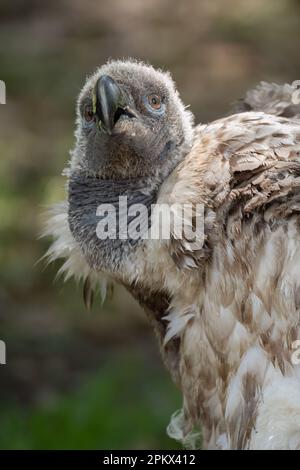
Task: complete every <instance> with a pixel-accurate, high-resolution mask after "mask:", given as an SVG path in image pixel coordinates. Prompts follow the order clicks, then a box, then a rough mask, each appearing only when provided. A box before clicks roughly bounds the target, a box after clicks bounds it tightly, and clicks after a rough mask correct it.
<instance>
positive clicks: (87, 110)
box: [83, 104, 94, 122]
mask: <svg viewBox="0 0 300 470" xmlns="http://www.w3.org/2000/svg"><path fill="white" fill-rule="evenodd" d="M83 115H84V119H85V120H86V122H92V121H93V120H94V113H93V108H92V106H91V105H89V104H87V105H86V106H85V107H84V112H83Z"/></svg>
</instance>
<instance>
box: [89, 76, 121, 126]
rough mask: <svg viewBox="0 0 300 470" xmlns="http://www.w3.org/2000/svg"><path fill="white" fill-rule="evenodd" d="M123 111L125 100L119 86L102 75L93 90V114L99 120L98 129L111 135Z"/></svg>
mask: <svg viewBox="0 0 300 470" xmlns="http://www.w3.org/2000/svg"><path fill="white" fill-rule="evenodd" d="M125 109H126V100H125V97H124V94H123V92H122V90H121V88H120V87H119V85H118V84H117V83H116V82H115V81H114V80H113V79H112V78H111V77H109V76H108V75H102V77H100V78H99V79H98V80H97V83H96V85H95V90H94V112H95V114H96V115H97V117H98V119H99V124H100V127H101V128H102V129H103V130H104V131H105V132H107V133H108V134H111V133H112V130H113V128H114V125H115V124H116V122H117V120H118V118H119V117H120V114H122V113H123V112H125V111H124V110H125Z"/></svg>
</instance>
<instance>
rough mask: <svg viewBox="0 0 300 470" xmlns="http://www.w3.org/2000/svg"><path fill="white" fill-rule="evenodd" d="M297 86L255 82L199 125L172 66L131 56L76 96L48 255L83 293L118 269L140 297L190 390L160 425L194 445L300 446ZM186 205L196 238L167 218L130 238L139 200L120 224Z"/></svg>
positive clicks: (166, 356)
mask: <svg viewBox="0 0 300 470" xmlns="http://www.w3.org/2000/svg"><path fill="white" fill-rule="evenodd" d="M294 91H295V89H294V88H293V86H291V85H287V84H286V85H276V84H268V83H265V82H262V83H261V84H260V85H259V86H258V87H256V88H255V89H253V90H250V91H249V92H248V93H247V94H246V96H245V98H244V99H242V100H241V101H240V102H239V103H238V105H237V107H236V109H235V110H234V111H233V112H232V113H230V114H229V115H228V116H225V117H222V118H219V119H217V120H215V121H213V122H210V123H205V124H197V125H196V124H195V122H194V117H193V114H192V112H191V111H190V109H189V108H188V107H186V106H185V105H184V104H183V102H182V100H181V98H180V95H179V93H178V91H177V89H176V86H175V84H174V82H173V80H172V78H171V75H170V73H169V72H166V71H162V70H160V69H155V68H153V67H152V66H151V65H149V64H145V63H143V62H140V61H137V60H134V59H126V60H111V61H109V62H107V63H106V64H104V65H102V66H100V67H99V68H98V69H97V70H96V72H95V73H94V74H93V75H91V76H89V77H88V78H87V80H86V83H85V84H84V86H83V88H82V90H81V92H80V94H79V98H78V100H77V117H76V131H75V144H74V147H73V149H72V151H71V154H70V161H69V163H68V166H67V168H66V170H65V171H64V174H65V176H66V178H67V187H66V200H65V201H64V202H62V203H58V204H57V205H55V206H54V207H53V208H52V209H51V211H50V214H49V216H48V221H47V227H46V229H45V233H46V234H48V235H51V236H52V237H53V239H54V241H53V243H52V245H51V246H50V248H49V250H48V252H47V256H48V258H49V260H50V261H53V260H56V259H60V258H62V259H64V262H63V265H62V267H61V268H60V273H62V274H64V275H65V278H66V279H68V278H70V277H75V278H76V279H80V280H82V282H83V285H84V289H83V290H84V300H85V304H86V305H87V307H91V304H92V302H93V292H94V291H95V289H98V288H100V291H101V295H102V297H103V298H104V297H105V295H106V293H107V291H108V290H109V289H110V286H111V285H112V284H113V283H117V284H120V285H122V286H125V288H126V289H127V290H128V291H129V292H130V293H131V295H132V296H133V297H134V298H135V299H136V300H137V301H138V302H139V303H140V305H141V306H142V307H143V309H144V310H145V312H146V314H147V317H148V319H149V321H150V323H151V324H152V326H153V329H154V331H155V333H156V336H157V338H158V342H159V347H160V351H161V354H162V358H163V361H164V364H165V366H166V367H167V369H168V370H169V372H170V374H171V377H172V379H173V380H174V382H175V383H176V384H177V385H178V386H179V388H180V390H181V393H182V397H183V404H182V409H180V410H178V411H177V412H175V413H174V414H173V416H172V417H171V421H170V424H169V426H168V428H167V432H168V434H169V436H171V437H173V438H174V439H177V440H178V441H180V442H181V443H182V445H183V446H184V447H186V448H199V447H200V446H201V448H204V449H219V450H225V449H300V365H299V362H300V360H299V356H300V354H299V343H300V342H299V339H300V215H299V211H300V122H299V116H300V112H299V111H300V108H299V105H298V104H297V103H294V100H293V96H294V95H293V93H294ZM122 197H123V198H126V201H127V207H126V209H124V208H123V209H122V208H120V198H122ZM184 205H189V206H190V207H191V208H192V212H191V214H192V216H191V217H190V218H189V219H188V220H187V227H188V228H189V229H194V228H195V224H196V220H197V216H198V215H199V214H200V213H201V214H200V215H201V217H200V219H201V221H202V225H201V224H200V225H201V227H202V229H203V230H202V240H201V243H200V242H199V243H192V242H191V239H190V232H189V231H188V230H186V231H183V232H181V233H180V236H178V233H177V231H176V227H175V225H174V224H173V225H171V228H170V234H169V235H170V236H169V237H166V238H162V237H148V238H147V237H146V236H145V237H143V236H140V237H134V236H130V235H128V231H127V232H126V229H128V227H129V225H130V223H131V222H132V220H133V218H132V214H131V218H130V217H128V220H127V222H126V223H125V232H126V236H124V233H125V232H124V226H122V227H121V221H123V222H124V220H125V219H126V217H125V216H126V215H127V216H128V214H129V213H130V211H131V210H132V213H133V212H134V210H133V209H134V208H135V207H136V206H138V207H140V206H142V207H145V208H146V212H145V214H144V217H143V218H142V223H140V233H143V234H145V233H147V234H148V233H149V230H150V229H151V228H153V227H157V226H159V224H161V223H162V222H161V219H160V217H159V214H158V212H157V211H156V210H155V207H161V206H163V207H171V206H172V207H173V208H174V207H175V209H174V211H173V215H174V217H175V219H176V217H177V219H176V220H178V219H179V218H180V217H181V216H182V212H180V210H181V209H180V208H182V207H183V206H184ZM99 207H100V208H101V207H102V208H103V207H104V209H105V210H104V212H101V210H100V211H99ZM198 211H199V214H198ZM116 221H117V222H116ZM139 221H140V222H141V219H139ZM102 222H105V224H106V226H109V227H110V228H109V230H108V232H107V233H108V235H107V236H106V237H105V236H99V232H101V230H100V229H103V224H102ZM112 222H115V223H116V229H115V230H114V229H113V224H112ZM123 222H122V224H123ZM126 224H127V225H126ZM123 225H124V224H123ZM141 227H142V228H141ZM102 235H103V234H102ZM109 235H111V236H109Z"/></svg>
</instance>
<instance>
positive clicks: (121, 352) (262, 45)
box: [0, 0, 300, 449]
mask: <svg viewBox="0 0 300 470" xmlns="http://www.w3.org/2000/svg"><path fill="white" fill-rule="evenodd" d="M299 14H300V2H299V1H296V0H264V1H258V0H251V2H250V1H249V0H187V1H175V0H148V1H147V2H146V1H142V0H140V1H138V0H115V1H111V0H103V1H100V0H85V1H82V0H75V1H74V0H73V1H71V0H61V1H53V2H50V1H49V2H41V1H39V0H14V2H11V1H8V0H2V1H1V3H0V79H1V80H4V81H5V82H6V86H7V104H6V105H0V156H1V157H0V214H1V217H0V233H1V245H0V246H1V249H0V260H1V264H0V266H1V269H0V277H1V279H0V339H2V340H4V341H5V342H6V345H7V364H6V365H5V366H4V365H0V414H1V416H0V419H1V426H0V448H34V449H37V448H96V449H97V448H109V449H113V448H133V449H134V448H171V447H176V445H177V444H176V443H174V442H173V441H171V440H170V439H168V438H167V437H166V436H165V427H166V425H167V423H168V419H169V416H170V414H171V413H172V412H173V411H175V409H176V408H178V407H179V406H180V396H179V393H178V391H177V390H176V389H175V386H174V385H172V383H171V380H170V378H169V377H168V374H167V373H166V372H165V371H164V369H163V367H162V365H161V362H160V358H159V354H158V352H157V347H156V343H155V339H154V336H153V335H152V332H151V330H150V327H149V326H148V325H147V323H146V321H145V319H144V316H143V313H142V312H141V311H140V309H139V308H138V306H137V305H136V304H135V303H134V302H133V301H132V300H131V299H130V298H129V297H128V295H127V294H126V293H125V292H124V291H122V290H121V289H117V290H116V295H115V297H114V299H113V300H110V301H108V302H107V303H106V304H105V305H104V307H101V305H100V301H99V300H98V302H96V304H95V306H94V309H93V312H92V313H86V312H85V311H84V307H83V302H82V300H81V297H82V296H81V291H82V286H76V285H75V284H74V283H73V282H72V281H70V282H68V283H66V284H63V283H62V282H61V280H57V281H55V275H56V271H57V268H58V266H57V265H56V266H50V267H46V266H45V264H44V263H43V262H38V260H39V259H40V258H41V257H42V255H43V254H44V252H45V251H46V249H47V247H48V245H49V240H40V239H38V238H37V237H38V234H39V232H40V230H41V217H40V214H41V213H42V212H43V210H44V209H43V208H44V207H45V206H47V205H49V204H51V203H52V202H55V201H58V200H60V199H61V198H62V197H63V188H64V179H63V177H61V176H60V174H61V171H62V169H63V168H64V166H65V165H66V162H67V159H68V151H69V149H70V148H71V146H72V144H73V121H74V103H75V98H76V96H77V94H78V93H79V90H80V88H81V86H82V85H83V83H84V80H85V77H86V75H87V74H89V73H91V72H93V70H94V69H95V67H96V66H98V65H100V64H102V63H103V62H105V61H106V60H107V59H109V58H121V57H128V56H132V57H136V58H140V59H143V60H145V61H148V62H150V63H152V64H153V65H155V66H159V67H162V68H164V69H168V70H170V71H171V73H172V75H173V77H174V79H175V81H176V83H177V85H178V89H179V90H180V92H181V95H182V98H183V100H184V102H185V103H186V104H190V105H191V109H192V111H193V112H194V113H195V115H196V121H197V122H199V121H202V122H205V121H208V120H212V119H214V118H217V117H219V116H222V115H223V114H227V113H228V112H229V109H230V106H231V105H232V103H233V102H234V101H235V100H236V99H238V98H239V97H241V96H242V95H243V94H244V92H245V91H246V90H247V89H248V88H249V87H251V86H253V85H254V84H256V83H257V82H258V81H260V80H267V81H268V80H269V81H275V82H285V81H286V82H292V81H293V80H295V79H300V54H299V50H300V33H299V31H300V28H299V27H300V19H299Z"/></svg>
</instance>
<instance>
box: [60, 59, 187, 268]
mask: <svg viewBox="0 0 300 470" xmlns="http://www.w3.org/2000/svg"><path fill="white" fill-rule="evenodd" d="M192 138H193V130H192V114H191V113H190V112H189V111H187V110H186V109H185V107H184V105H183V104H182V102H181V100H180V98H179V95H178V93H177V91H176V89H175V85H174V83H173V81H172V79H171V77H170V75H169V74H167V73H164V72H162V71H159V70H155V69H154V68H153V67H151V66H148V65H145V64H142V63H138V62H134V61H113V62H109V63H108V64H106V65H104V66H103V67H101V68H99V69H98V70H97V71H96V73H95V74H94V75H93V76H91V77H90V78H88V79H87V82H86V84H85V85H84V87H83V89H82V91H81V93H80V95H79V99H78V107H77V130H76V145H75V148H74V150H73V151H72V154H71V155H72V157H71V162H70V167H69V170H68V175H69V195H68V196H69V197H68V199H69V213H68V220H69V226H70V230H71V232H72V234H73V236H74V238H75V240H76V241H77V242H78V243H79V245H80V247H81V249H82V251H83V254H84V256H85V258H86V260H87V261H88V263H89V265H90V266H92V267H93V268H97V269H109V270H114V271H116V270H118V269H119V266H120V263H121V261H122V260H124V258H125V253H126V252H130V251H131V250H132V249H133V247H134V245H135V243H136V241H133V240H132V239H131V240H129V239H126V240H123V239H122V240H120V237H118V236H117V239H116V240H114V239H112V238H111V237H108V238H107V239H106V234H105V237H104V239H102V238H101V237H100V238H99V234H98V235H96V232H97V226H98V225H97V223H98V222H99V220H100V218H99V207H100V206H101V207H102V208H103V207H104V205H105V204H109V207H110V208H111V212H110V214H112V215H111V217H114V214H115V213H116V214H118V217H117V222H116V223H117V224H118V226H117V228H116V230H117V232H118V233H120V230H121V228H120V225H121V224H120V213H119V211H120V210H121V209H120V205H119V200H120V199H119V197H120V196H121V195H126V197H127V199H128V201H127V202H128V208H129V207H130V206H133V205H134V204H136V203H141V204H143V205H144V206H146V207H147V210H148V215H149V214H150V212H151V207H152V204H153V203H155V200H156V195H157V193H158V189H159V187H160V185H161V184H162V182H163V181H164V180H165V179H166V178H167V177H168V175H169V174H170V173H171V171H172V170H173V169H174V168H175V167H176V165H177V164H178V163H179V162H180V161H181V160H182V159H183V158H184V156H185V155H186V153H188V151H189V150H190V147H191V145H192ZM105 207H106V206H105ZM122 210H123V209H122ZM149 217H150V216H149ZM126 220H127V222H126V223H129V218H127V219H126ZM145 224H146V226H147V224H148V222H147V221H145ZM98 227H99V226H98Z"/></svg>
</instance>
